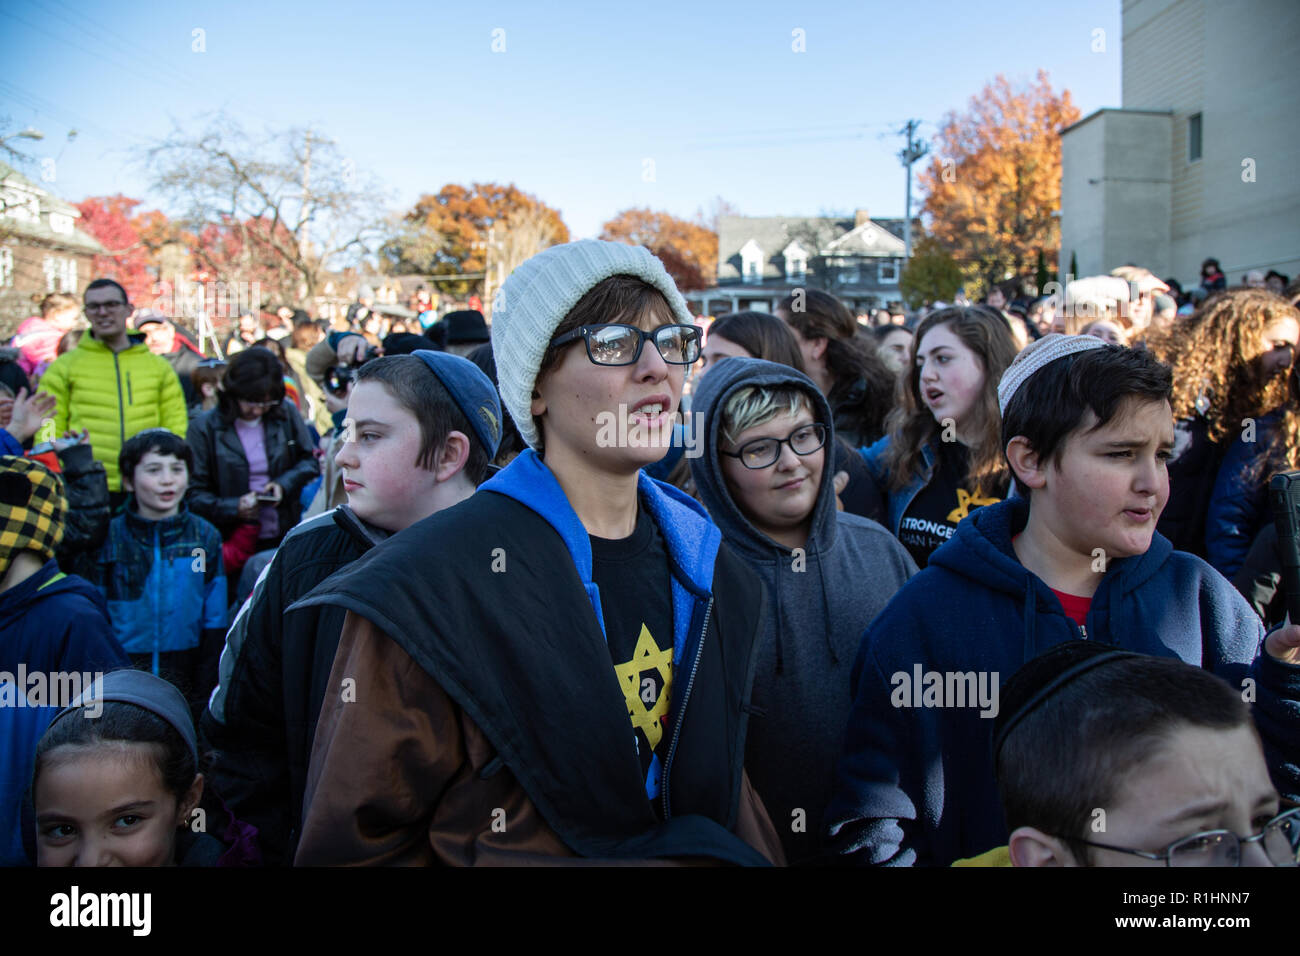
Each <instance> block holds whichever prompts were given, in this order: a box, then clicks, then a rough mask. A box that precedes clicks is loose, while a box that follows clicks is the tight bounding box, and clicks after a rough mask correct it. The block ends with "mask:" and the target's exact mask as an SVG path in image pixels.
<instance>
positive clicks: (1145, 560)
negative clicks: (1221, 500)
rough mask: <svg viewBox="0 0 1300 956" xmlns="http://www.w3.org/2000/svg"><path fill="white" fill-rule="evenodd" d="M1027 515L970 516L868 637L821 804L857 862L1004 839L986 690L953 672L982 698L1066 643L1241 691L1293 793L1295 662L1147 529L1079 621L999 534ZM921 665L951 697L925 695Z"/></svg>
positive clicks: (905, 859) (928, 854) (955, 853)
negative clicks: (1250, 699) (1273, 650)
mask: <svg viewBox="0 0 1300 956" xmlns="http://www.w3.org/2000/svg"><path fill="white" fill-rule="evenodd" d="M1028 515H1029V504H1028V502H1026V501H1024V500H1023V499H1020V498H1012V499H1009V500H1007V501H1004V502H1001V503H999V504H994V505H987V506H985V507H983V508H980V509H979V510H977V511H975V512H973V513H972V514H971V516H970V517H969V518H968V519H967V520H965V521H963V522H962V523H961V524H960V525H958V527H957V532H956V534H954V535H953V537H952V539H951V540H950V541H948V542H947V543H946V544H944V545H943V546H941V547H940V548H939V549H938V550H937V551H935V553H934V555H933V557H932V558H931V560H930V565H929V567H928V568H926V569H925V570H923V571H921V573H920V574H918V575H916V577H914V578H912V580H911V581H910V582H908V584H907V585H906V586H904V588H903V589H902V590H901V591H900V592H899V593H898V595H897V596H896V597H895V598H894V600H893V601H892V602H890V604H889V606H888V607H887V608H885V610H884V611H883V612H882V613H881V615H880V616H879V617H878V618H876V620H875V621H874V622H873V623H872V625H871V627H870V629H869V630H868V631H867V634H866V636H865V637H864V639H863V643H862V648H861V650H860V652H859V654H858V658H857V661H856V663H855V665H854V673H853V693H854V704H853V712H852V715H851V716H850V718H849V724H848V730H847V734H846V739H845V753H844V755H843V757H842V758H841V761H840V766H839V770H838V774H837V781H836V789H835V795H834V797H833V799H832V801H831V806H830V808H829V809H828V811H827V819H828V820H829V821H830V834H831V839H832V841H833V843H834V845H835V846H836V848H837V850H838V851H839V852H840V853H842V854H845V855H848V856H850V857H852V858H853V859H854V860H855V861H857V862H860V863H869V864H888V865H901V866H910V865H914V864H918V865H939V866H947V865H948V864H951V863H952V862H953V861H954V860H957V859H960V858H964V857H973V856H977V855H978V854H980V853H983V852H985V851H986V850H989V849H991V848H993V847H996V846H1000V845H1002V844H1004V843H1006V840H1007V832H1006V827H1005V823H1004V818H1003V813H1002V807H1001V803H1000V801H999V799H998V793H997V786H996V784H995V782H994V778H993V767H992V727H993V719H992V718H993V717H994V716H996V713H997V696H996V693H992V694H990V695H983V694H981V695H979V696H980V699H979V700H973V699H972V698H974V697H975V696H976V694H974V693H972V692H970V690H969V688H970V687H971V686H972V683H971V681H970V680H967V681H966V682H965V683H964V685H963V684H961V683H959V682H958V681H956V680H954V679H953V675H957V674H967V675H972V676H973V677H974V678H975V683H976V684H979V683H980V682H981V681H982V682H983V686H984V689H987V690H990V691H996V688H997V686H998V683H999V682H1001V683H1005V682H1006V680H1007V679H1008V678H1010V676H1011V674H1012V673H1014V672H1015V670H1016V669H1017V668H1019V667H1020V666H1021V665H1022V664H1024V663H1025V662H1026V661H1027V660H1029V659H1031V658H1033V657H1035V656H1037V655H1039V654H1041V653H1043V652H1044V651H1046V650H1047V649H1048V648H1050V647H1053V646H1055V645H1057V644H1060V643H1062V642H1064V641H1067V640H1074V639H1078V638H1080V637H1084V638H1087V639H1089V640H1095V641H1101V642H1104V643H1107V644H1113V645H1117V646H1119V647H1122V648H1124V649H1126V650H1132V651H1138V652H1141V653H1144V654H1153V655H1159V656H1166V657H1178V658H1180V659H1182V660H1184V661H1186V662H1188V663H1190V664H1196V665H1198V666H1202V667H1205V668H1207V669H1209V670H1211V671H1213V672H1214V673H1216V674H1218V675H1219V676H1220V677H1222V678H1224V679H1225V680H1226V681H1228V683H1230V684H1232V685H1233V686H1234V687H1243V688H1247V687H1253V689H1254V694H1255V704H1254V716H1255V723H1256V726H1257V727H1258V728H1259V732H1260V736H1261V738H1262V739H1263V742H1264V754H1265V759H1266V760H1267V762H1268V766H1269V771H1270V773H1271V774H1272V776H1273V782H1274V784H1275V785H1276V786H1277V788H1278V790H1279V791H1280V792H1281V793H1282V794H1283V795H1284V796H1288V797H1291V798H1293V799H1294V798H1295V797H1296V796H1297V795H1298V794H1300V703H1298V701H1300V666H1295V665H1290V664H1284V663H1282V662H1280V661H1277V660H1275V659H1273V658H1271V657H1269V656H1268V655H1267V654H1265V653H1264V652H1263V648H1262V646H1261V645H1262V641H1263V638H1264V630H1263V626H1262V625H1261V623H1260V620H1259V618H1258V617H1257V616H1256V615H1255V614H1254V612H1253V611H1251V609H1250V606H1249V605H1248V604H1247V603H1246V602H1245V600H1244V599H1243V598H1242V597H1241V595H1240V594H1238V593H1237V592H1236V591H1235V590H1234V589H1233V587H1232V585H1231V584H1229V583H1228V582H1227V581H1226V580H1225V579H1224V578H1223V577H1222V576H1221V575H1220V574H1218V572H1216V571H1215V570H1214V569H1213V568H1211V567H1210V566H1209V565H1208V564H1207V563H1206V562H1204V561H1202V560H1201V559H1200V558H1197V557H1195V556H1193V555H1190V554H1186V553H1183V552H1180V551H1174V550H1173V548H1172V546H1171V545H1170V544H1169V541H1168V540H1167V539H1165V538H1164V537H1162V536H1161V535H1160V534H1159V533H1157V534H1155V535H1154V536H1153V538H1152V541H1151V546H1150V548H1148V549H1147V551H1146V553H1145V554H1141V555H1137V556H1134V557H1130V558H1123V559H1113V560H1112V561H1111V562H1110V564H1109V567H1108V569H1107V571H1106V574H1105V576H1104V577H1103V579H1102V581H1101V584H1100V585H1099V586H1098V588H1097V592H1096V594H1095V595H1094V596H1093V600H1092V605H1091V608H1090V609H1089V611H1088V616H1087V618H1086V621H1085V626H1084V627H1083V628H1080V627H1079V626H1078V625H1077V624H1075V622H1074V621H1073V620H1072V619H1071V618H1069V617H1067V616H1066V614H1065V611H1064V609H1063V608H1062V607H1061V603H1060V601H1059V600H1058V599H1057V598H1056V596H1055V594H1054V593H1053V592H1052V591H1051V589H1050V588H1048V586H1047V585H1046V584H1045V583H1044V582H1043V581H1042V580H1041V579H1040V578H1039V577H1037V576H1036V575H1035V574H1033V573H1032V572H1030V571H1029V570H1028V569H1026V568H1025V567H1024V565H1022V564H1021V563H1020V562H1019V560H1017V558H1016V555H1015V552H1014V550H1013V549H1012V546H1011V539H1012V537H1013V536H1014V535H1015V534H1018V533H1019V532H1020V531H1021V530H1022V529H1023V528H1024V526H1025V523H1026V521H1027V520H1028ZM931 673H937V674H940V675H943V676H944V686H945V687H952V688H953V689H954V693H953V694H952V695H951V696H952V697H954V698H955V697H956V694H955V691H956V689H958V688H959V687H960V688H962V689H963V695H964V698H965V699H964V701H963V700H958V699H947V698H943V697H941V698H940V699H938V700H933V701H932V700H930V699H928V698H927V697H926V696H924V695H923V694H922V692H921V685H922V684H925V685H927V686H933V684H932V683H931V682H930V681H929V680H928V675H929V674H931ZM1247 678H1249V679H1250V680H1251V681H1253V682H1254V683H1253V685H1246V684H1243V682H1244V681H1245V680H1246V679H1247ZM990 698H991V699H990ZM935 704H943V706H935ZM963 704H964V705H963Z"/></svg>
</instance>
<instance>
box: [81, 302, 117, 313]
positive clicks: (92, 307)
mask: <svg viewBox="0 0 1300 956" xmlns="http://www.w3.org/2000/svg"><path fill="white" fill-rule="evenodd" d="M125 306H126V303H125V302H93V303H91V302H87V303H86V305H85V306H84V309H85V311H87V312H112V311H113V310H114V309H121V308H124V307H125Z"/></svg>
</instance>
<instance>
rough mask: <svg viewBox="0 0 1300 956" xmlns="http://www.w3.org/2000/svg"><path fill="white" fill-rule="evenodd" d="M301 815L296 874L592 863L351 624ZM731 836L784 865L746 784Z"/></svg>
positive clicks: (409, 668)
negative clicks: (335, 868)
mask: <svg viewBox="0 0 1300 956" xmlns="http://www.w3.org/2000/svg"><path fill="white" fill-rule="evenodd" d="M303 806H304V810H303V825H302V836H301V840H300V842H299V845H298V854H297V857H296V859H295V863H296V864H297V865H299V866H317V865H364V864H371V865H395V866H417V865H429V864H435V863H445V864H452V865H460V866H492V865H498V866H499V865H529V864H548V865H554V864H558V863H563V862H566V861H565V860H564V859H561V858H566V857H567V858H569V861H571V862H582V863H584V864H590V863H592V862H593V861H591V860H588V859H583V860H581V861H579V860H578V858H577V857H576V855H575V854H574V853H573V851H572V850H570V849H569V848H568V847H567V846H566V845H565V844H564V843H563V842H562V841H561V840H560V838H559V836H558V835H557V833H556V832H555V831H554V830H553V829H552V828H551V827H550V826H549V825H548V824H547V823H546V821H545V820H544V819H543V818H542V815H541V814H540V813H539V811H538V809H537V807H536V806H535V805H534V804H533V802H532V801H531V800H530V799H529V797H528V795H527V793H525V791H524V789H523V788H522V787H521V786H520V784H519V783H518V781H517V780H516V779H515V777H514V774H512V773H511V771H510V769H509V768H508V767H506V766H504V765H503V763H502V761H501V759H500V758H499V757H498V756H497V753H496V749H495V748H494V747H493V746H492V744H491V742H490V741H489V740H488V739H487V737H486V736H485V735H484V733H483V731H482V730H480V729H479V727H478V726H477V725H476V724H475V723H474V722H473V721H472V720H471V719H470V718H469V716H468V715H467V714H466V713H465V712H464V711H463V710H462V709H461V708H460V707H459V706H457V705H456V704H455V703H454V702H453V701H452V700H451V698H450V697H448V695H447V694H446V693H445V692H444V691H443V689H442V688H441V687H440V686H439V685H438V683H437V681H435V680H434V679H433V678H432V677H430V676H429V675H428V674H427V673H426V672H425V670H424V669H423V668H422V667H421V666H420V665H419V664H417V663H416V662H415V661H414V660H413V659H412V658H411V657H410V656H409V655H408V654H407V653H406V651H404V650H403V649H402V648H401V647H399V646H398V645H397V643H395V642H394V641H393V640H391V639H390V638H388V637H387V636H386V635H385V634H384V633H383V632H382V631H381V630H379V629H378V628H377V627H376V626H375V625H374V624H372V623H371V622H370V621H369V620H367V619H366V618H364V617H361V616H360V615H357V614H355V613H352V612H349V613H348V615H347V617H346V619H345V622H344V626H343V634H342V638H341V640H340V642H339V650H338V655H337V656H336V657H335V659H334V669H333V671H332V672H331V674H330V682H329V689H328V690H327V691H326V696H325V704H324V707H323V708H322V710H321V715H320V721H319V723H318V724H317V728H316V738H315V746H314V748H313V751H312V756H311V768H310V770H309V771H308V776H307V791H306V795H305V798H304V803H303ZM735 833H736V835H737V836H738V837H740V838H741V839H742V840H744V841H745V842H746V843H748V844H749V845H750V846H752V847H754V848H755V849H757V850H758V851H759V852H760V853H762V854H763V855H764V856H765V857H767V859H769V860H770V861H772V862H773V863H776V864H784V862H785V858H784V855H783V852H782V849H781V841H780V838H779V837H778V835H777V833H776V830H775V829H774V827H773V826H772V822H771V820H770V819H769V818H768V815H767V811H766V810H764V808H763V804H762V801H761V800H760V799H759V797H758V794H757V793H756V792H755V791H754V789H753V787H752V786H750V783H749V779H748V777H747V776H746V777H745V778H744V780H743V783H742V789H741V799H740V809H739V815H738V817H737V822H736V828H735ZM597 862H599V861H597ZM609 862H612V863H620V864H626V863H627V862H628V861H626V860H618V861H609ZM648 862H653V863H656V864H662V863H664V862H666V861H662V860H654V861H648ZM681 862H699V861H681Z"/></svg>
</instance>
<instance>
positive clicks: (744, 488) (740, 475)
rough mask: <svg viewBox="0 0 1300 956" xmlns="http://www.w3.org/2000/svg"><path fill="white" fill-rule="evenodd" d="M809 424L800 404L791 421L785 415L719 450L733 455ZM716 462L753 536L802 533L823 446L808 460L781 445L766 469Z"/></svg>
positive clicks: (727, 459) (733, 460) (732, 460)
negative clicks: (757, 441) (754, 530)
mask: <svg viewBox="0 0 1300 956" xmlns="http://www.w3.org/2000/svg"><path fill="white" fill-rule="evenodd" d="M813 422H814V418H813V414H812V409H811V408H810V407H809V406H808V404H807V403H806V402H805V404H804V407H803V408H801V409H800V410H799V411H798V412H797V413H796V414H794V415H790V414H788V413H787V414H784V415H781V416H779V417H777V418H773V419H772V420H771V421H767V422H764V423H763V424H761V425H755V426H753V427H752V428H747V429H745V430H744V431H743V432H741V433H740V434H739V435H737V436H736V440H735V441H734V442H732V443H731V444H729V445H724V446H723V448H722V449H721V450H722V451H729V452H738V451H739V450H740V449H741V448H742V447H743V446H744V445H745V444H746V443H748V442H751V441H754V440H755V439H759V438H776V439H785V438H789V437H790V436H791V435H792V434H794V433H796V432H797V431H798V430H799V429H800V428H801V427H803V426H805V425H811V424H812V423H813ZM719 461H720V462H721V464H722V476H723V478H724V480H725V481H726V483H727V488H728V490H729V491H730V492H731V496H732V498H733V499H734V500H735V502H736V504H737V506H739V508H740V510H741V511H742V512H744V514H745V517H747V518H749V520H750V521H751V522H753V524H754V527H756V528H758V530H759V531H761V532H763V533H764V534H766V535H768V536H769V537H772V538H779V537H781V536H782V535H783V534H784V533H786V532H789V531H791V530H793V529H797V528H803V529H805V530H806V525H807V523H808V521H809V519H810V517H811V515H812V512H813V508H814V507H815V506H816V504H817V493H818V490H819V489H820V488H821V481H822V472H823V471H824V465H825V462H826V448H825V446H822V447H821V448H818V449H817V450H816V451H814V452H812V453H811V454H808V455H798V454H795V451H794V449H793V448H791V447H790V445H789V444H788V443H786V444H782V446H781V455H780V457H779V458H778V459H777V460H776V462H775V463H774V464H772V465H769V466H768V467H766V468H746V467H745V466H744V464H742V463H741V461H740V459H738V458H733V457H731V456H730V455H720V456H719Z"/></svg>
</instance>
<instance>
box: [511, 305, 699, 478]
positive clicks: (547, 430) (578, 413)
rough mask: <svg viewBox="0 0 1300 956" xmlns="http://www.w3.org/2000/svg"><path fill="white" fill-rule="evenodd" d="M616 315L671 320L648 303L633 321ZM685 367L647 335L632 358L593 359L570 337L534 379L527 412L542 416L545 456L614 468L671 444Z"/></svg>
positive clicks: (631, 469)
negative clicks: (618, 361) (628, 361)
mask: <svg viewBox="0 0 1300 956" xmlns="http://www.w3.org/2000/svg"><path fill="white" fill-rule="evenodd" d="M620 321H621V322H623V323H626V324H636V325H637V326H638V327H639V328H642V329H645V330H646V331H650V330H652V329H656V328H658V327H659V326H661V325H670V324H672V323H673V322H674V321H676V320H675V319H674V318H673V317H672V316H671V315H668V314H664V315H660V314H659V313H658V312H656V311H653V310H651V311H647V312H646V313H645V314H643V315H642V316H641V317H640V321H638V322H636V323H633V322H631V320H629V319H622V320H620ZM685 374H686V366H685V365H670V364H669V363H667V362H665V361H664V359H663V356H662V355H660V354H659V350H658V349H657V348H655V345H654V343H653V342H650V341H646V342H645V343H644V344H643V345H642V348H641V355H640V357H639V358H638V359H637V361H636V363H635V364H633V365H597V364H595V363H594V362H592V361H591V360H590V359H589V358H588V357H587V349H586V346H585V344H584V343H583V342H582V341H581V340H579V341H577V342H573V343H571V344H570V345H568V346H566V347H565V350H564V353H563V357H562V358H561V359H560V361H559V364H557V365H556V366H555V367H554V368H553V369H551V370H550V371H549V372H547V373H546V374H545V375H543V376H542V377H541V378H539V379H538V381H537V384H536V386H535V389H536V391H537V394H538V396H539V397H537V398H534V399H533V405H532V413H533V414H534V415H537V416H541V417H542V421H543V438H544V441H545V447H546V450H545V458H546V459H548V460H551V459H553V458H564V459H566V460H571V461H586V462H587V463H588V465H589V466H590V467H593V468H595V469H597V470H601V471H607V472H610V473H616V474H632V473H635V472H636V471H637V470H638V469H640V468H643V467H645V466H646V465H650V464H653V463H655V462H656V461H658V460H659V459H661V458H662V457H663V456H664V453H665V452H666V451H667V450H668V448H669V447H670V446H671V444H672V429H673V423H674V421H675V420H676V416H677V409H678V407H679V405H680V404H681V398H682V382H683V380H684V378H685ZM656 405H657V406H658V409H659V410H658V411H654V410H653V406H656ZM647 409H649V410H647Z"/></svg>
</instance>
